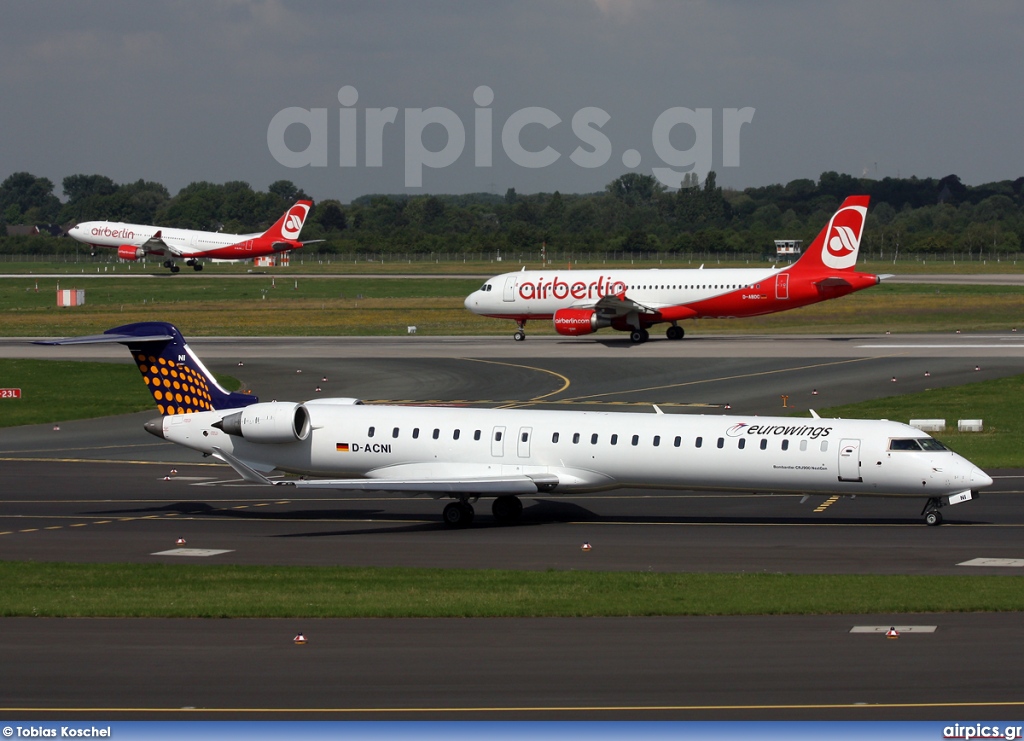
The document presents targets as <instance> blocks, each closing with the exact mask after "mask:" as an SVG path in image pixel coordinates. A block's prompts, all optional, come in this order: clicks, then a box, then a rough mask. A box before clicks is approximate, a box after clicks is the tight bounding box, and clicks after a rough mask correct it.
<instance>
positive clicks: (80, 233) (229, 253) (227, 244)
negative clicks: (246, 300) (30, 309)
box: [68, 201, 323, 273]
mask: <svg viewBox="0 0 1024 741" xmlns="http://www.w3.org/2000/svg"><path fill="white" fill-rule="evenodd" d="M312 207H313V202H312V201H297V202H296V203H295V205H293V206H292V207H291V208H289V209H288V210H287V211H286V212H285V214H284V216H282V217H281V218H280V219H278V220H277V221H276V222H275V223H274V225H273V226H272V227H270V228H269V229H267V230H266V231H265V232H263V233H253V234H223V233H221V232H200V231H194V230H192V229H173V228H170V227H162V226H147V225H144V224H122V223H121V222H109V221H86V222H84V223H82V224H76V225H75V226H73V227H72V228H71V229H69V230H68V234H69V235H70V236H71V237H73V238H74V239H77V240H78V241H79V242H84V243H85V244H88V245H91V246H93V247H115V248H117V256H118V257H120V258H121V259H122V260H138V259H140V258H142V257H145V256H146V255H158V256H160V257H165V256H166V257H167V259H166V260H164V263H163V265H164V267H165V268H169V269H170V271H171V272H172V273H177V272H178V271H179V270H180V268H179V267H178V266H177V265H176V264H175V263H174V258H181V259H184V260H185V264H186V265H190V266H191V267H192V268H193V269H194V270H202V269H203V264H202V263H201V262H199V259H200V258H204V257H213V258H217V259H218V260H250V259H252V258H254V257H262V256H263V255H276V254H277V253H279V252H287V251H288V250H295V249H298V248H300V247H302V246H304V245H307V244H312V243H313V242H322V241H323V240H321V239H314V240H308V241H306V242H300V241H299V232H301V231H302V225H303V224H304V223H305V222H306V216H307V215H308V214H309V210H310V209H311V208H312Z"/></svg>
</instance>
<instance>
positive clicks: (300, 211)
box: [281, 206, 306, 239]
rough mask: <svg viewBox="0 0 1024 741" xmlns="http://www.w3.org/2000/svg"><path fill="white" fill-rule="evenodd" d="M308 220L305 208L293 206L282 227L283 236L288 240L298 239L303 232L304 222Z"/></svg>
mask: <svg viewBox="0 0 1024 741" xmlns="http://www.w3.org/2000/svg"><path fill="white" fill-rule="evenodd" d="M305 219H306V207H305V206H292V209H291V211H289V212H288V215H287V216H285V217H284V223H283V224H282V225H281V236H283V237H285V238H287V239H298V238H299V232H300V231H301V230H302V222H303V221H305Z"/></svg>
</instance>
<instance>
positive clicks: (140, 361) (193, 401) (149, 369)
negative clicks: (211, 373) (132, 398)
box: [135, 353, 213, 414]
mask: <svg viewBox="0 0 1024 741" xmlns="http://www.w3.org/2000/svg"><path fill="white" fill-rule="evenodd" d="M135 362H136V364H137V365H138V366H139V370H140V371H141V372H142V378H143V380H145V382H146V385H147V386H148V387H149V391H150V393H152V394H153V398H154V399H156V407H157V409H158V410H159V411H160V413H161V414H192V413H193V412H201V411H208V410H210V409H213V403H212V401H213V400H212V398H211V397H210V387H209V386H208V385H207V383H206V379H204V378H203V377H202V376H201V375H200V374H199V373H197V372H196V371H194V370H192V369H191V368H189V367H188V366H186V365H181V364H179V363H175V362H174V361H173V360H167V359H166V358H157V357H154V356H152V355H146V354H144V353H138V354H136V355H135Z"/></svg>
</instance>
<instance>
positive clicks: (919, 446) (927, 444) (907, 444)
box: [889, 437, 949, 451]
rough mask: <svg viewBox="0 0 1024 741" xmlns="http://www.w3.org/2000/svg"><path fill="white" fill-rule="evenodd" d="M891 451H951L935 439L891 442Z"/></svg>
mask: <svg viewBox="0 0 1024 741" xmlns="http://www.w3.org/2000/svg"><path fill="white" fill-rule="evenodd" d="M889 450H931V451H936V450H949V448H947V447H946V446H945V445H943V444H942V443H940V442H939V441H938V440H936V439H935V438H933V437H915V438H904V439H902V440H897V439H894V440H890V441H889Z"/></svg>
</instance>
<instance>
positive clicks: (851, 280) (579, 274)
mask: <svg viewBox="0 0 1024 741" xmlns="http://www.w3.org/2000/svg"><path fill="white" fill-rule="evenodd" d="M868 200H869V197H868V196H851V197H849V198H847V199H846V200H845V201H844V202H843V205H842V206H840V208H839V210H838V211H836V213H835V214H834V215H833V216H832V219H831V220H830V221H829V222H828V225H827V226H826V227H825V228H824V229H823V230H822V231H821V233H820V234H818V236H817V237H816V238H815V240H814V241H813V242H812V243H811V246H810V247H808V248H807V251H806V252H805V253H804V254H803V256H801V257H800V259H799V260H797V261H796V262H795V263H793V264H792V265H789V266H787V267H785V268H774V267H772V268H715V269H711V270H705V269H704V268H703V266H701V268H699V269H697V270H691V269H687V270H617V269H615V268H612V269H609V270H526V269H525V268H524V269H523V270H521V271H519V272H517V273H505V274H504V275H499V276H497V277H495V278H491V279H490V280H488V281H487V282H486V283H484V285H483V286H482V287H481V288H480V290H478V291H474V292H473V293H471V294H470V295H469V296H468V297H467V298H466V308H467V309H469V310H470V311H472V312H473V313H475V314H482V315H483V316H491V317H497V318H499V319H513V320H515V322H516V324H518V325H519V328H518V329H517V330H516V332H515V334H514V335H513V337H515V339H516V340H523V339H525V338H526V332H525V330H524V325H525V324H526V321H527V320H528V319H551V320H554V324H555V330H556V331H557V332H558V333H559V334H563V335H569V336H571V337H575V336H578V335H585V334H590V333H591V332H596V331H597V330H598V329H600V328H601V327H612V328H614V329H619V330H623V331H626V332H629V333H630V334H629V337H630V339H631V340H632V341H633V342H645V341H646V340H647V339H648V331H647V330H648V329H649V328H650V327H651V326H652V325H654V324H658V323H661V322H668V323H669V324H670V325H671V326H669V328H668V331H667V332H666V333H665V334H666V336H667V337H668V338H669V339H670V340H679V339H682V337H683V328H682V327H680V326H679V322H681V321H683V320H684V319H700V318H718V319H721V318H728V317H745V316H757V315H759V314H772V313H775V312H777V311H786V310H787V309H795V308H797V307H800V306H807V305H808V304H815V303H818V302H819V301H826V300H828V299H831V298H838V297H839V296H845V295H846V294H848V293H853V292H854V291H860V290H862V289H864V288H869V287H871V286H874V285H877V284H878V283H879V282H880V281H881V280H882V279H883V278H886V277H888V276H885V275H872V274H871V273H858V272H857V271H856V269H855V266H856V263H857V252H858V250H859V249H860V236H861V232H862V231H863V229H864V220H865V218H866V217H867V212H868Z"/></svg>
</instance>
